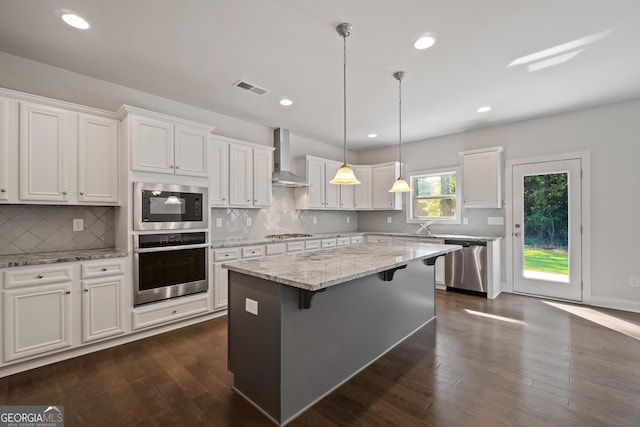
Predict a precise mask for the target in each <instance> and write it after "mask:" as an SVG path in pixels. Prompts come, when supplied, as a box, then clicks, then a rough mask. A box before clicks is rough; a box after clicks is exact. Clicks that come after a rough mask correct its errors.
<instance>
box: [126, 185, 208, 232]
mask: <svg viewBox="0 0 640 427" xmlns="http://www.w3.org/2000/svg"><path fill="white" fill-rule="evenodd" d="M207 195H208V189H207V187H195V186H186V185H172V184H151V183H147V182H134V183H133V229H134V230H180V229H185V228H207V227H208V216H209V215H208V209H207V208H208V206H209V205H208V197H207Z"/></svg>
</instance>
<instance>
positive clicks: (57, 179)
mask: <svg viewBox="0 0 640 427" xmlns="http://www.w3.org/2000/svg"><path fill="white" fill-rule="evenodd" d="M70 115H71V112H70V111H67V110H63V109H61V108H54V107H49V106H45V105H39V104H32V103H28V102H21V103H20V137H19V145H20V200H25V201H48V202H67V201H68V200H69V193H70V191H71V190H70V189H69V183H70V181H69V178H68V171H69V163H70V160H72V159H71V158H70V154H72V153H73V151H74V150H75V148H76V147H75V146H73V147H71V148H72V150H69V147H68V145H69V143H70V142H71V141H73V140H74V139H75V138H72V135H71V133H72V129H71V128H70V125H69V122H70Z"/></svg>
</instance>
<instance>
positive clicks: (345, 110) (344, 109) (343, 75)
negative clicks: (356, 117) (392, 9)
mask: <svg viewBox="0 0 640 427" xmlns="http://www.w3.org/2000/svg"><path fill="white" fill-rule="evenodd" d="M342 40H343V41H344V62H343V68H342V82H343V84H342V92H343V93H342V95H343V97H342V99H343V111H344V114H343V116H344V135H343V143H344V165H345V166H347V35H346V34H345V35H344V36H342Z"/></svg>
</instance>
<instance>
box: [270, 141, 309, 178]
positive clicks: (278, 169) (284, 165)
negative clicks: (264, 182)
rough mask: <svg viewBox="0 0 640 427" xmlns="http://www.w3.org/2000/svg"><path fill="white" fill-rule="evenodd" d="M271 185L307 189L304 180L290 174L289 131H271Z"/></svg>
mask: <svg viewBox="0 0 640 427" xmlns="http://www.w3.org/2000/svg"><path fill="white" fill-rule="evenodd" d="M273 145H274V146H275V148H276V149H275V151H274V152H273V177H272V179H271V181H272V182H273V185H282V186H285V187H309V183H308V182H307V180H306V179H304V178H302V177H300V176H298V175H296V174H294V173H293V172H291V148H290V146H289V129H282V128H277V129H274V130H273Z"/></svg>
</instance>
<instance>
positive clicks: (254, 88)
mask: <svg viewBox="0 0 640 427" xmlns="http://www.w3.org/2000/svg"><path fill="white" fill-rule="evenodd" d="M233 85H234V86H236V87H239V88H240V89H244V90H248V91H249V92H253V93H255V94H256V95H264V94H265V93H267V92H269V91H268V90H267V89H264V88H261V87H260V86H256V85H254V84H253V83H249V82H245V81H244V80H238V81H237V82H235V83H234V84H233Z"/></svg>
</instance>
